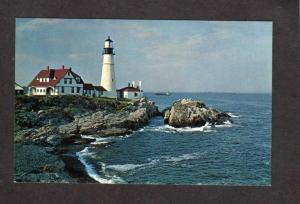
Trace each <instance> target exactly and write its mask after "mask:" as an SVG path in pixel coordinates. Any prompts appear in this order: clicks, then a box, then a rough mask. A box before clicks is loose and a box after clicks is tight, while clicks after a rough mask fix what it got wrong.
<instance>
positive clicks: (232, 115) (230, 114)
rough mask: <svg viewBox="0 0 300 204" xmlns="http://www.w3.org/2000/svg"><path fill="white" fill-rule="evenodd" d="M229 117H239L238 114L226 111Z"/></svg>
mask: <svg viewBox="0 0 300 204" xmlns="http://www.w3.org/2000/svg"><path fill="white" fill-rule="evenodd" d="M227 114H228V115H229V116H230V117H232V118H239V117H240V116H238V115H234V114H233V113H227Z"/></svg>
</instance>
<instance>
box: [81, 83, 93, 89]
mask: <svg viewBox="0 0 300 204" xmlns="http://www.w3.org/2000/svg"><path fill="white" fill-rule="evenodd" d="M83 90H94V86H93V84H83Z"/></svg>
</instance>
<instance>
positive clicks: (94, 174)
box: [76, 147, 125, 184]
mask: <svg viewBox="0 0 300 204" xmlns="http://www.w3.org/2000/svg"><path fill="white" fill-rule="evenodd" d="M89 148H91V147H86V148H84V149H83V150H82V151H80V152H77V153H76V155H77V156H78V159H79V161H80V162H81V163H82V164H83V165H84V167H85V170H86V172H87V174H88V175H89V176H90V177H91V178H93V179H94V180H95V181H98V182H99V183H106V184H114V183H125V181H124V180H123V179H121V178H120V177H118V176H116V175H113V176H108V178H102V177H100V175H99V174H98V173H97V172H96V170H95V168H94V167H93V166H92V165H91V164H89V163H88V162H87V161H86V160H85V157H86V156H89V155H91V154H92V153H90V152H89V151H88V150H89Z"/></svg>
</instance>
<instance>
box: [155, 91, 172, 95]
mask: <svg viewBox="0 0 300 204" xmlns="http://www.w3.org/2000/svg"><path fill="white" fill-rule="evenodd" d="M154 94H155V95H160V96H170V95H171V93H170V92H169V91H167V92H165V93H163V92H158V93H154Z"/></svg>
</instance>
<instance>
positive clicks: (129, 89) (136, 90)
mask: <svg viewBox="0 0 300 204" xmlns="http://www.w3.org/2000/svg"><path fill="white" fill-rule="evenodd" d="M118 91H121V92H125V91H126V92H139V91H141V90H140V89H139V88H135V87H131V86H127V87H124V88H122V89H119V90H118Z"/></svg>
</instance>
